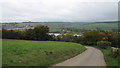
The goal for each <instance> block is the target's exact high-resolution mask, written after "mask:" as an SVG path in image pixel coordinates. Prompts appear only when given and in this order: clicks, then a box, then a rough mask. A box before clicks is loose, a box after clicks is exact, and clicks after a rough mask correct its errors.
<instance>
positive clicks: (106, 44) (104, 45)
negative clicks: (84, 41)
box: [97, 41, 111, 49]
mask: <svg viewBox="0 0 120 68" xmlns="http://www.w3.org/2000/svg"><path fill="white" fill-rule="evenodd" d="M110 45H111V42H108V41H99V42H97V46H98V47H100V48H102V49H106V48H108V47H109V46H110Z"/></svg>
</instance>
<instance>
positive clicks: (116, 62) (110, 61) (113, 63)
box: [101, 49, 120, 66]
mask: <svg viewBox="0 0 120 68" xmlns="http://www.w3.org/2000/svg"><path fill="white" fill-rule="evenodd" d="M101 51H102V52H103V54H104V58H105V61H106V63H107V65H108V66H120V62H119V60H120V59H119V58H120V57H117V58H113V57H111V56H110V55H111V52H110V51H109V50H107V49H102V50H101Z"/></svg>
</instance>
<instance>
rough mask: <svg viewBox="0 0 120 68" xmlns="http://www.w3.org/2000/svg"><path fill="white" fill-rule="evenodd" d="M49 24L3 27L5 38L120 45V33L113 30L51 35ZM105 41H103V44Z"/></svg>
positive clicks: (3, 36)
mask: <svg viewBox="0 0 120 68" xmlns="http://www.w3.org/2000/svg"><path fill="white" fill-rule="evenodd" d="M48 33H49V27H48V26H36V27H35V28H34V29H25V30H22V31H20V30H5V29H2V38H3V39H23V40H38V41H46V40H50V41H65V42H75V43H80V44H84V45H97V43H98V42H100V41H106V42H110V43H111V44H110V46H112V47H120V46H118V44H120V34H118V33H115V32H112V31H97V30H91V31H86V32H84V33H82V35H81V36H75V35H73V34H60V35H58V36H55V35H49V34H48ZM102 43H103V42H101V44H102Z"/></svg>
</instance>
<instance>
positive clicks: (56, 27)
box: [3, 22, 118, 33]
mask: <svg viewBox="0 0 120 68" xmlns="http://www.w3.org/2000/svg"><path fill="white" fill-rule="evenodd" d="M38 25H45V26H49V27H50V32H56V33H60V32H64V33H82V32H85V31H88V30H97V29H100V30H112V31H114V32H116V31H117V30H118V23H117V22H112V23H106V22H100V23H95V22H93V23H85V22H23V23H16V24H12V25H9V26H3V27H5V28H6V27H7V28H8V27H9V28H10V27H12V28H32V27H34V26H38Z"/></svg>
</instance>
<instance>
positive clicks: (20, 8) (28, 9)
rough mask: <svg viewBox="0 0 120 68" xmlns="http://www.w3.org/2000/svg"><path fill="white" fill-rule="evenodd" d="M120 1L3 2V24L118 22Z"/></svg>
mask: <svg viewBox="0 0 120 68" xmlns="http://www.w3.org/2000/svg"><path fill="white" fill-rule="evenodd" d="M118 1H119V0H1V1H0V4H1V7H0V16H1V15H2V17H0V21H2V22H15V21H16V22H22V21H38V22H40V21H41V22H44V21H45V22H48V21H50V22H51V21H59V22H60V21H63V22H66V21H69V22H95V21H114V20H118Z"/></svg>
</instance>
